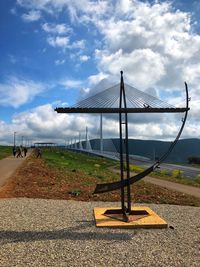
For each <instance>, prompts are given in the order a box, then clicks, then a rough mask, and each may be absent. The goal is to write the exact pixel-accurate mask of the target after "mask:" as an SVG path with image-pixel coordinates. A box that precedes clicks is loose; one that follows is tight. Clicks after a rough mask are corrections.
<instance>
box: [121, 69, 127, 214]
mask: <svg viewBox="0 0 200 267" xmlns="http://www.w3.org/2000/svg"><path fill="white" fill-rule="evenodd" d="M122 75H123V72H122V71H121V83H120V101H119V108H121V107H122V81H123V76H122ZM119 136H120V138H119V140H120V171H121V182H122V183H123V180H124V160H123V135H122V113H121V112H120V113H119ZM124 202H125V199H124V187H122V188H121V207H122V213H123V214H124V215H125V214H126V208H125V203H124Z"/></svg>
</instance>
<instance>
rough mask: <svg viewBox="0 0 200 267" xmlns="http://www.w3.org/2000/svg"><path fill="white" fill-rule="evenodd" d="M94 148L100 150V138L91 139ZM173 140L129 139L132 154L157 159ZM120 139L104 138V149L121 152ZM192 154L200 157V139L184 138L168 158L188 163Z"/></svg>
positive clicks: (171, 160) (175, 161) (174, 161)
mask: <svg viewBox="0 0 200 267" xmlns="http://www.w3.org/2000/svg"><path fill="white" fill-rule="evenodd" d="M90 143H91V147H92V149H96V150H99V148H100V141H99V139H93V140H91V141H90ZM170 144H171V142H165V141H155V140H137V139H129V151H130V154H134V155H139V156H143V157H148V158H150V159H152V160H153V159H155V158H156V157H158V158H159V157H160V156H162V155H163V154H164V153H165V152H166V151H167V149H168V148H169V146H170ZM119 147H120V146H119V139H104V149H105V150H108V151H113V152H115V151H117V152H119ZM191 156H199V157H200V139H182V140H179V141H178V143H177V144H176V146H175V147H174V149H173V151H172V153H171V154H170V155H169V157H168V158H167V159H166V162H170V163H187V162H188V158H189V157H191Z"/></svg>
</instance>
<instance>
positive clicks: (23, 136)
mask: <svg viewBox="0 0 200 267" xmlns="http://www.w3.org/2000/svg"><path fill="white" fill-rule="evenodd" d="M23 141H24V136H23V135H22V143H21V146H23Z"/></svg>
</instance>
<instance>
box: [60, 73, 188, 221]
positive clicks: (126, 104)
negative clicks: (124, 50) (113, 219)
mask: <svg viewBox="0 0 200 267" xmlns="http://www.w3.org/2000/svg"><path fill="white" fill-rule="evenodd" d="M116 88H118V85H115V86H113V87H111V88H108V89H106V90H104V91H103V92H101V93H98V94H96V95H94V96H92V97H89V98H87V99H85V100H82V101H80V102H79V103H77V104H76V105H75V106H74V107H69V108H56V109H55V111H57V112H58V113H118V114H119V134H120V174H121V180H120V181H117V182H113V183H106V184H97V186H96V189H95V191H94V193H96V194H97V193H98V194H99V193H104V192H110V191H113V190H117V189H120V190H121V209H119V210H118V211H116V210H114V211H112V210H108V211H107V214H113V213H118V214H121V215H122V218H123V220H124V221H126V222H128V221H129V215H131V214H132V210H131V184H133V183H135V182H137V181H139V180H141V179H142V178H143V177H145V176H146V175H148V174H149V173H151V172H152V171H153V170H155V169H156V168H157V167H158V166H159V165H160V164H161V163H162V162H163V161H164V160H165V159H166V158H167V156H168V155H169V154H170V153H171V151H172V150H173V148H174V146H175V145H176V143H177V141H178V140H179V138H180V136H181V133H182V131H183V128H184V126H185V122H186V119H187V114H188V110H189V100H190V99H189V97H188V87H187V84H186V83H185V91H186V106H185V107H183V108H175V107H173V106H171V105H169V104H167V103H165V102H163V101H161V100H159V99H156V98H155V97H152V96H150V95H148V94H145V93H143V92H141V91H139V90H137V89H136V88H133V87H130V86H129V85H126V88H128V91H129V92H133V93H134V95H135V97H134V96H133V95H132V94H129V96H128V98H127V95H126V91H125V84H124V79H123V72H122V71H121V80H120V94H119V95H116V94H115V90H116ZM118 100H119V103H118V107H117V106H116V103H117V101H118ZM180 112H184V113H185V115H184V118H183V120H182V126H181V128H180V130H179V132H178V134H177V137H176V138H175V140H174V141H173V143H172V144H171V146H170V147H169V149H168V151H167V152H166V153H165V154H164V155H163V156H162V157H161V158H160V159H159V160H158V161H156V162H155V163H154V164H153V165H152V166H150V167H149V168H147V169H146V170H144V171H143V172H141V173H139V174H137V175H135V176H133V177H130V169H129V148H128V114H129V113H180ZM124 154H125V158H124ZM124 167H125V170H126V171H125V172H124ZM125 202H127V207H126V205H125ZM140 215H141V216H143V215H145V214H140Z"/></svg>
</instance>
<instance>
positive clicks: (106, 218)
mask: <svg viewBox="0 0 200 267" xmlns="http://www.w3.org/2000/svg"><path fill="white" fill-rule="evenodd" d="M119 211H120V209H119V208H116V207H114V208H113V207H107V208H94V217H95V221H96V226H97V227H112V228H154V229H156V228H167V223H166V222H165V221H164V220H163V219H162V218H160V217H159V216H158V215H157V214H156V213H155V212H154V211H152V210H151V209H150V208H148V207H142V206H141V207H133V208H132V210H131V213H132V214H131V215H129V221H128V222H125V221H124V218H123V215H122V214H121V213H120V212H119Z"/></svg>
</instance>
